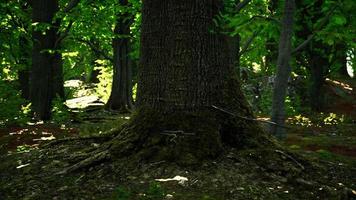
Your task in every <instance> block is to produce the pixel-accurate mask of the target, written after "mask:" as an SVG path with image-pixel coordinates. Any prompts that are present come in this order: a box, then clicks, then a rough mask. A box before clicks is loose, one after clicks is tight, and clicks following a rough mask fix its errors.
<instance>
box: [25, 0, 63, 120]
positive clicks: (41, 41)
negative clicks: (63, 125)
mask: <svg viewBox="0 0 356 200" xmlns="http://www.w3.org/2000/svg"><path fill="white" fill-rule="evenodd" d="M57 11H58V1H57V0H38V1H33V2H32V22H33V23H42V24H43V23H45V24H47V25H49V29H47V30H45V31H44V30H34V31H33V33H32V38H33V49H32V68H31V74H30V99H31V102H32V109H33V111H34V112H35V116H36V118H38V119H42V120H48V119H50V116H51V104H52V100H53V98H54V97H55V96H57V95H59V96H62V97H63V93H64V92H63V79H62V64H61V57H60V55H59V54H58V52H57V50H58V49H57V48H56V41H57V39H58V37H59V36H58V28H59V27H58V26H59V24H56V23H53V18H54V15H55V14H56V12H57ZM43 32H44V33H43Z"/></svg>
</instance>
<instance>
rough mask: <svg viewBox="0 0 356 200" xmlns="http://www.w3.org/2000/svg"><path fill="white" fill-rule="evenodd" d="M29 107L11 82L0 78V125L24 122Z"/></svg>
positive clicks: (26, 119)
mask: <svg viewBox="0 0 356 200" xmlns="http://www.w3.org/2000/svg"><path fill="white" fill-rule="evenodd" d="M29 107H30V105H29V104H28V102H26V101H25V100H24V99H23V98H21V94H20V92H19V91H18V90H17V88H15V86H14V84H13V83H12V82H10V81H4V80H0V108H1V112H0V126H6V125H14V124H19V125H21V124H24V123H26V122H27V121H28V120H29V118H28V113H29V112H30V109H29Z"/></svg>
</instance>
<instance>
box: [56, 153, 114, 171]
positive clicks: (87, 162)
mask: <svg viewBox="0 0 356 200" xmlns="http://www.w3.org/2000/svg"><path fill="white" fill-rule="evenodd" d="M110 158H111V155H110V152H109V151H108V150H105V151H101V152H99V153H96V154H95V155H94V156H91V157H88V158H87V159H84V160H82V161H80V162H78V163H77V164H75V165H72V166H70V167H68V168H66V169H64V170H62V171H60V172H58V173H57V175H63V174H67V173H70V172H74V171H76V170H78V169H81V168H85V167H88V166H91V165H93V164H95V163H98V162H102V161H105V160H109V159H110Z"/></svg>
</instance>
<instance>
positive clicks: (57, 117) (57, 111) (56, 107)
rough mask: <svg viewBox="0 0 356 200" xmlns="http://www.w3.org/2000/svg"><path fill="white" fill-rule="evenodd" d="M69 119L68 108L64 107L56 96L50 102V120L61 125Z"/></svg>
mask: <svg viewBox="0 0 356 200" xmlns="http://www.w3.org/2000/svg"><path fill="white" fill-rule="evenodd" d="M70 118H71V115H70V112H69V111H68V108H67V107H66V106H65V105H64V103H63V100H62V99H61V98H60V97H59V96H57V97H56V98H55V99H53V101H52V120H53V121H54V122H56V123H59V124H62V123H66V122H69V121H70Z"/></svg>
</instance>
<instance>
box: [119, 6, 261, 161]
mask: <svg viewBox="0 0 356 200" xmlns="http://www.w3.org/2000/svg"><path fill="white" fill-rule="evenodd" d="M222 5H223V1H222V0H213V1H211V0H144V1H143V10H142V28H141V30H142V32H141V52H140V55H141V58H140V68H139V81H138V93H137V106H138V109H137V113H136V115H135V116H134V117H133V119H132V120H131V123H130V124H129V125H128V127H127V133H126V134H125V133H123V132H122V133H121V134H120V135H119V138H118V139H117V140H116V142H115V143H114V145H113V147H114V148H113V150H116V152H114V153H116V154H120V153H123V151H124V150H123V149H125V150H126V153H127V152H131V153H132V152H135V151H137V152H138V155H140V158H142V159H153V160H173V161H176V162H179V163H183V164H194V163H196V162H197V161H199V160H200V159H206V158H211V157H216V156H217V155H219V153H220V152H222V150H223V146H224V144H228V145H231V146H234V147H239V148H243V147H246V146H251V145H259V144H262V143H267V140H265V139H264V137H262V136H264V134H261V133H262V132H261V130H260V128H259V127H258V125H257V123H255V122H254V121H250V120H246V119H243V118H242V117H241V116H243V117H247V118H253V115H252V113H251V111H250V108H249V107H248V104H247V102H246V100H245V97H244V95H243V94H242V92H241V90H240V84H239V81H238V79H237V76H236V73H235V71H234V66H233V58H232V57H231V55H232V54H231V49H229V45H228V36H225V35H222V34H219V30H218V28H217V27H215V25H214V23H213V19H214V18H215V17H216V16H217V15H218V14H219V12H220V11H221V10H222ZM261 138H263V139H261ZM125 140H133V141H135V142H133V145H131V146H128V145H127V144H126V143H124V142H123V141H125ZM123 144H125V145H123Z"/></svg>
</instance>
